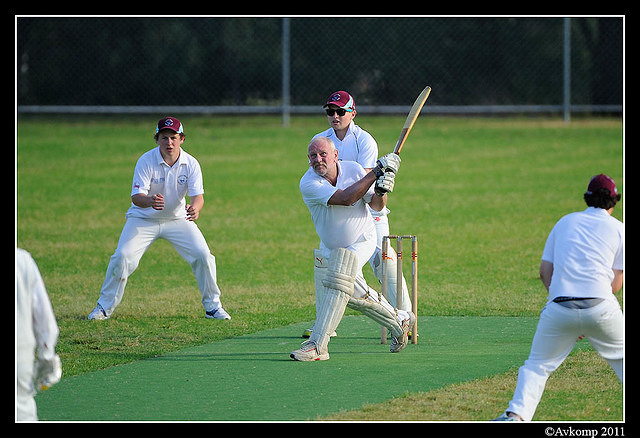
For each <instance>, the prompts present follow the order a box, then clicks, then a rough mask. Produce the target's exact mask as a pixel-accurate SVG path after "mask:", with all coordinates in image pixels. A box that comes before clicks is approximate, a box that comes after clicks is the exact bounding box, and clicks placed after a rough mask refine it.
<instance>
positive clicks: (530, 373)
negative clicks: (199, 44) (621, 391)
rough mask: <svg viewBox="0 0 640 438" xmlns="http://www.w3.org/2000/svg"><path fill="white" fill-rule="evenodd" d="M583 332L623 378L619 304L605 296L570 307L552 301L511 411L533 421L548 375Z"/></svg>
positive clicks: (542, 317)
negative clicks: (597, 301) (593, 302)
mask: <svg viewBox="0 0 640 438" xmlns="http://www.w3.org/2000/svg"><path fill="white" fill-rule="evenodd" d="M583 335H584V337H585V338H587V339H588V340H589V342H590V343H591V345H593V347H594V348H595V349H596V351H597V352H598V353H599V354H600V356H602V357H603V358H604V359H605V360H606V361H607V362H608V363H609V365H610V366H611V368H613V370H614V371H615V373H616V375H617V376H618V378H619V379H620V381H622V380H623V376H622V370H623V359H624V350H623V348H624V314H623V313H622V309H621V308H620V304H618V302H617V301H616V300H605V301H603V302H601V303H600V304H597V305H595V306H593V307H590V308H587V309H569V308H566V307H564V306H561V305H560V304H558V303H554V302H549V303H547V305H546V306H545V308H544V309H543V310H542V313H541V314H540V320H539V322H538V327H537V329H536V334H535V336H534V337H533V342H532V344H531V352H530V353H529V358H528V359H527V360H526V361H525V362H524V365H523V366H522V367H520V370H519V371H518V383H517V385H516V389H515V392H514V395H513V399H512V400H511V401H510V402H509V408H508V409H507V411H508V412H514V413H516V414H518V415H520V416H521V417H522V418H523V419H524V420H525V421H531V419H532V418H533V415H534V413H535V411H536V408H537V407H538V403H540V399H541V398H542V393H543V392H544V388H545V385H546V383H547V379H548V378H549V375H550V374H551V373H552V372H553V371H555V370H556V369H557V368H558V367H559V366H560V365H561V364H562V362H564V360H565V359H566V358H567V356H568V355H569V353H571V350H573V347H574V345H575V344H576V341H577V339H578V337H579V336H583ZM583 384H585V385H588V384H589V382H583Z"/></svg>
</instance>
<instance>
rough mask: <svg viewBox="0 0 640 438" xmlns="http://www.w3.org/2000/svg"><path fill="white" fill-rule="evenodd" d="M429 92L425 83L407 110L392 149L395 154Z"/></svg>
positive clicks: (400, 147) (428, 87)
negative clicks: (407, 112) (424, 86)
mask: <svg viewBox="0 0 640 438" xmlns="http://www.w3.org/2000/svg"><path fill="white" fill-rule="evenodd" d="M430 93H431V87H430V86H428V85H427V87H426V88H425V89H424V90H422V93H420V95H419V96H418V98H417V99H416V101H415V102H413V106H412V107H411V110H410V111H409V115H408V116H407V120H405V122H404V126H403V127H402V131H400V137H399V138H398V141H397V142H396V147H395V148H394V149H393V153H394V154H396V155H400V151H401V150H402V147H403V146H404V142H405V141H406V140H407V137H408V136H409V132H411V128H413V124H414V123H415V122H416V119H417V118H418V116H419V115H420V111H421V110H422V107H423V106H424V104H425V103H426V102H427V98H428V97H429V94H430Z"/></svg>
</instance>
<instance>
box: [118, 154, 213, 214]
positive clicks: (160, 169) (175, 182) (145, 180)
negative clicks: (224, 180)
mask: <svg viewBox="0 0 640 438" xmlns="http://www.w3.org/2000/svg"><path fill="white" fill-rule="evenodd" d="M156 193H162V196H164V210H154V209H153V208H141V207H138V206H137V205H135V204H134V203H133V202H132V203H131V207H130V208H129V210H128V211H127V217H139V218H145V219H184V218H186V210H185V205H186V202H185V196H186V195H189V196H196V195H201V194H203V193H204V186H203V183H202V171H201V169H200V163H198V160H196V159H195V158H194V157H193V156H191V155H189V154H188V153H187V152H186V151H185V150H184V149H182V148H180V157H178V161H176V162H175V163H174V165H173V166H171V167H169V165H168V164H167V163H165V161H164V159H163V158H162V155H161V154H160V148H159V147H156V148H153V149H151V150H150V151H148V152H145V153H144V154H143V155H142V156H141V157H140V158H139V159H138V162H137V163H136V168H135V171H134V173H133V185H132V187H131V196H133V195H135V194H144V195H154V194H156Z"/></svg>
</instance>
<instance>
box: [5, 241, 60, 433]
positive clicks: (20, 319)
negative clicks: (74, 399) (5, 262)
mask: <svg viewBox="0 0 640 438" xmlns="http://www.w3.org/2000/svg"><path fill="white" fill-rule="evenodd" d="M58 333H59V330H58V324H57V323H56V317H55V315H54V314H53V308H52V307H51V301H49V296H48V295H47V290H46V288H45V286H44V282H43V281H42V277H41V276H40V271H39V270H38V266H37V265H36V262H35V261H34V260H33V258H32V257H31V254H29V253H28V252H27V251H25V250H23V249H21V248H16V420H17V421H37V420H38V414H37V407H36V402H35V399H34V396H35V394H36V389H39V390H44V389H47V388H48V387H50V386H52V385H54V384H56V383H57V382H59V381H60V377H62V365H61V363H60V357H59V356H58V355H57V354H56V351H55V347H56V344H57V342H58Z"/></svg>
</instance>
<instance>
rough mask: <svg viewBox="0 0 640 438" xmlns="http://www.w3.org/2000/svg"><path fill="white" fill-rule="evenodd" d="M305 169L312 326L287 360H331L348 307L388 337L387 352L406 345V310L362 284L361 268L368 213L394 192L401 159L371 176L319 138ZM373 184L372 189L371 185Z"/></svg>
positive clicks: (370, 234)
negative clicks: (313, 239)
mask: <svg viewBox="0 0 640 438" xmlns="http://www.w3.org/2000/svg"><path fill="white" fill-rule="evenodd" d="M308 158H309V169H308V170H307V172H306V173H305V174H304V175H303V177H302V178H301V179H300V192H301V193H302V198H303V200H304V202H305V204H306V205H307V207H308V208H309V212H310V213H311V219H312V220H313V224H314V226H315V229H316V232H317V233H318V237H320V241H321V242H320V249H319V250H317V251H316V258H315V260H316V263H315V266H314V277H315V284H316V321H315V323H314V329H313V332H312V333H311V335H310V337H309V339H308V340H307V341H305V342H304V343H303V344H302V347H301V348H300V349H298V350H295V351H293V352H292V353H291V354H290V357H291V358H292V359H294V360H299V361H312V360H327V359H329V351H328V343H329V337H330V336H331V334H332V333H333V332H334V331H335V329H336V328H337V326H338V324H339V323H340V321H341V319H342V316H343V315H344V311H345V309H346V307H347V305H349V307H351V308H353V309H355V310H358V311H360V312H362V313H363V314H364V315H366V316H368V317H370V318H371V319H373V320H374V321H376V322H377V323H378V324H381V325H383V326H385V327H387V328H388V329H389V331H390V332H391V334H392V342H391V347H390V350H391V352H398V351H400V350H402V349H403V348H404V347H405V346H406V345H407V332H408V330H409V328H410V327H411V326H412V325H413V322H414V321H415V316H414V315H413V313H411V312H410V311H409V312H407V311H404V310H396V309H394V308H393V306H391V305H390V304H389V302H388V301H386V300H385V299H384V297H382V296H380V295H378V294H377V293H376V292H375V291H374V290H373V289H371V288H369V287H368V285H367V284H366V281H365V279H364V276H363V275H362V267H363V266H364V265H365V264H366V263H367V262H368V261H369V259H370V258H371V256H372V254H373V252H374V251H375V249H376V235H375V228H374V225H373V221H372V220H371V213H370V212H369V208H368V207H367V204H368V205H369V206H370V207H371V208H373V209H374V210H378V211H379V210H381V209H382V208H384V206H385V205H386V201H387V195H386V193H388V192H391V191H392V190H393V185H394V181H395V173H396V172H397V170H398V167H399V165H400V157H398V156H397V155H395V154H389V156H385V157H382V158H380V160H379V165H377V166H376V167H375V168H374V170H373V171H371V172H367V171H365V170H364V169H363V168H362V166H361V165H359V164H358V163H356V162H352V161H340V162H339V161H338V151H337V150H336V148H335V146H334V144H333V142H332V141H331V139H329V138H327V137H318V138H316V139H314V140H312V142H311V143H310V144H309V147H308ZM374 182H375V188H374V187H373V184H374Z"/></svg>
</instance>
